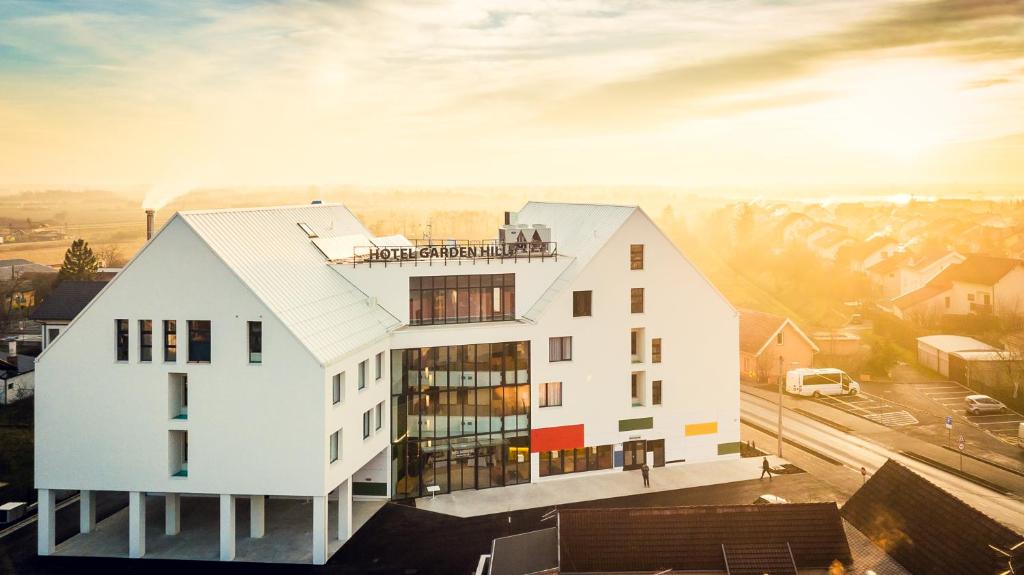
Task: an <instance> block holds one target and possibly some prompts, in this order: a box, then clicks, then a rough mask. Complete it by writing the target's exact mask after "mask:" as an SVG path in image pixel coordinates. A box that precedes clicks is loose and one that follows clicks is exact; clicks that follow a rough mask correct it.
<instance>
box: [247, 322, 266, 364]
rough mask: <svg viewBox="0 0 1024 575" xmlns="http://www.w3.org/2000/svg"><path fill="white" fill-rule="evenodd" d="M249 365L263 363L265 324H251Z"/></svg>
mask: <svg viewBox="0 0 1024 575" xmlns="http://www.w3.org/2000/svg"><path fill="white" fill-rule="evenodd" d="M249 363H263V322H261V321H250V322H249Z"/></svg>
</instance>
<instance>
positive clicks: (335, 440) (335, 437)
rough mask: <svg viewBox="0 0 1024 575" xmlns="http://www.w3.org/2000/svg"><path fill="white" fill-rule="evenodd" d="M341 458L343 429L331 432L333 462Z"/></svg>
mask: <svg viewBox="0 0 1024 575" xmlns="http://www.w3.org/2000/svg"><path fill="white" fill-rule="evenodd" d="M340 458H341V430H340V429H339V430H338V431H335V432H334V433H332V434H331V463H334V462H335V461H337V460H338V459H340Z"/></svg>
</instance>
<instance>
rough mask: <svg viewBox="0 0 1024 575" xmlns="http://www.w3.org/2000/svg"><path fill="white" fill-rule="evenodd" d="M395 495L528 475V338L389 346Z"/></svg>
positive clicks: (505, 481) (526, 478) (500, 482)
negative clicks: (431, 345) (411, 347)
mask: <svg viewBox="0 0 1024 575" xmlns="http://www.w3.org/2000/svg"><path fill="white" fill-rule="evenodd" d="M389 373H390V374H391V376H390V377H391V420H390V427H391V440H392V451H391V453H392V466H391V467H392V473H393V475H392V485H393V487H394V493H395V497H396V498H399V499H401V498H406V497H419V496H421V495H426V494H427V491H426V488H427V487H429V486H433V485H436V486H438V487H439V488H440V489H441V493H449V492H452V491H458V490H461V489H484V488H488V487H499V486H504V485H515V484H517V483H528V482H529V481H530V401H531V399H530V395H531V393H530V344H529V342H526V341H519V342H503V343H483V344H469V345H457V346H444V347H426V348H414V349H402V350H392V351H391V368H390V371H389Z"/></svg>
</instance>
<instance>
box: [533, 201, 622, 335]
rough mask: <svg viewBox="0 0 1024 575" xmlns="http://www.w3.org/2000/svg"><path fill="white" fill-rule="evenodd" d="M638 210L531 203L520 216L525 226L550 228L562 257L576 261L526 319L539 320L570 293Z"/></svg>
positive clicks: (595, 205) (566, 269) (612, 206)
mask: <svg viewBox="0 0 1024 575" xmlns="http://www.w3.org/2000/svg"><path fill="white" fill-rule="evenodd" d="M638 209H639V208H637V207H636V206H615V205H604V204H563V203H550V202H528V203H527V204H526V205H525V206H523V208H522V209H521V210H519V212H518V213H517V219H518V222H519V223H521V224H535V223H542V224H546V225H547V226H548V227H550V228H551V241H553V242H556V245H557V247H558V253H559V254H560V255H563V256H568V257H571V258H573V261H572V263H570V264H569V265H568V267H566V268H565V271H563V272H562V273H561V274H560V275H559V276H558V278H557V279H555V281H554V282H552V284H551V286H549V287H548V289H547V290H546V291H545V292H544V295H542V296H541V297H540V298H539V299H538V300H537V302H536V303H535V304H534V305H533V307H531V308H530V309H529V310H528V311H527V312H526V313H524V314H523V317H525V318H527V319H530V320H536V319H537V318H539V317H540V315H541V313H542V312H543V311H544V309H545V308H546V307H547V305H548V304H549V303H551V300H552V299H554V298H555V296H557V295H558V294H559V293H560V292H562V291H563V290H565V289H567V288H568V286H570V285H571V284H572V282H573V280H574V279H576V277H577V276H579V274H580V272H582V271H583V269H584V268H586V267H587V264H588V263H590V260H591V259H593V257H594V256H595V255H597V252H599V251H600V250H601V248H602V247H604V245H605V244H606V243H607V242H608V240H609V239H611V237H612V235H613V234H614V233H615V232H616V231H618V229H619V228H621V227H622V225H623V224H625V223H626V220H627V219H629V217H630V216H631V215H633V213H634V212H636V211H637V210H638Z"/></svg>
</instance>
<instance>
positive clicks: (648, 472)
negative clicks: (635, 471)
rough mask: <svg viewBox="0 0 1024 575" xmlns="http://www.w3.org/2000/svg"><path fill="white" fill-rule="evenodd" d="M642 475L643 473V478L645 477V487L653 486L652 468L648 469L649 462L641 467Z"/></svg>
mask: <svg viewBox="0 0 1024 575" xmlns="http://www.w3.org/2000/svg"><path fill="white" fill-rule="evenodd" d="M640 473H642V474H643V476H644V487H650V486H651V468H650V467H647V462H646V461H645V462H644V464H643V465H641V466H640Z"/></svg>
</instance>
